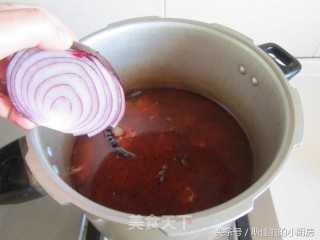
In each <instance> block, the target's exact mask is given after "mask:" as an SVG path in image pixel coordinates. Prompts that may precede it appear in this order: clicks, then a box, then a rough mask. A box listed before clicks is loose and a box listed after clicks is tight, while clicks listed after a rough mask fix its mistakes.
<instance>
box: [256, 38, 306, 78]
mask: <svg viewBox="0 0 320 240" xmlns="http://www.w3.org/2000/svg"><path fill="white" fill-rule="evenodd" d="M259 47H260V48H261V49H262V50H263V51H264V52H265V53H267V54H268V55H269V56H270V57H271V58H272V59H273V60H274V62H275V63H276V64H277V65H278V66H279V67H280V69H281V70H282V72H283V73H284V75H285V76H286V78H287V79H288V80H290V79H291V78H292V77H294V76H295V75H296V74H297V73H299V72H300V70H301V64H300V62H299V61H298V60H297V59H296V58H295V57H293V56H292V55H291V54H290V53H288V52H287V51H286V50H284V49H283V48H282V47H280V46H279V45H277V44H275V43H265V44H262V45H259Z"/></svg>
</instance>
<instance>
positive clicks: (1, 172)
mask: <svg viewBox="0 0 320 240" xmlns="http://www.w3.org/2000/svg"><path fill="white" fill-rule="evenodd" d="M24 143H25V146H26V141H25V138H21V139H18V140H16V141H14V142H12V143H10V144H8V145H6V146H5V147H3V148H1V149H0V204H13V203H21V202H26V201H29V200H33V199H36V198H38V197H41V196H43V194H42V193H41V192H39V189H38V187H37V186H34V185H33V184H32V183H33V182H34V181H33V179H32V175H30V171H29V169H28V167H27V165H26V164H25V161H24V154H23V146H22V145H23V144H24Z"/></svg>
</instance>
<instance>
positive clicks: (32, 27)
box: [0, 7, 74, 59]
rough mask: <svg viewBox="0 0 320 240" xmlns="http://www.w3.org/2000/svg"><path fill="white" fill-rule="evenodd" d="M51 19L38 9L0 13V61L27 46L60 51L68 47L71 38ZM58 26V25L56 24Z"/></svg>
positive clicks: (51, 17)
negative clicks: (0, 47)
mask: <svg viewBox="0 0 320 240" xmlns="http://www.w3.org/2000/svg"><path fill="white" fill-rule="evenodd" d="M53 18H54V16H53V15H51V14H49V13H47V12H46V11H45V10H43V9H40V8H36V7H35V8H21V9H9V10H5V11H1V12H0V29H1V31H0V46H5V48H2V49H1V53H0V59H2V58H4V57H6V56H8V55H10V54H12V53H14V52H17V51H19V50H22V49H25V48H31V47H36V46H38V47H40V48H43V49H50V50H63V49H66V48H69V47H70V46H71V45H72V42H73V39H74V35H73V34H72V33H71V31H70V30H69V29H68V28H67V27H66V26H65V25H64V24H62V23H61V22H58V21H54V20H53ZM57 23H58V24H57Z"/></svg>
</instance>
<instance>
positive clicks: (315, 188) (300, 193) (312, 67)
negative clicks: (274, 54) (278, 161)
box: [270, 58, 320, 240]
mask: <svg viewBox="0 0 320 240" xmlns="http://www.w3.org/2000/svg"><path fill="white" fill-rule="evenodd" d="M300 62H301V64H302V71H301V72H300V73H299V74H298V75H297V76H295V77H294V78H293V79H292V80H290V84H291V85H292V86H293V87H295V88H296V89H298V91H299V95H300V98H301V102H302V108H303V115H304V140H303V144H302V145H301V146H299V147H297V148H296V149H294V150H293V152H292V155H291V157H290V158H289V161H288V163H287V164H286V166H285V168H284V169H283V171H282V173H281V174H280V175H279V177H278V178H277V179H276V181H274V182H273V184H272V185H271V187H270V190H271V195H272V198H273V202H274V206H275V210H276V214H277V218H278V222H279V227H280V228H285V229H287V230H288V231H291V233H290V234H288V236H283V239H304V240H307V239H320V208H319V203H320V59H319V58H313V59H312V58H310V59H300ZM307 231H309V233H310V236H309V237H308V236H304V237H303V236H299V234H300V233H301V234H302V235H303V234H304V233H303V232H307ZM312 232H313V233H314V235H313V234H312ZM291 235H293V236H291ZM312 235H313V237H312Z"/></svg>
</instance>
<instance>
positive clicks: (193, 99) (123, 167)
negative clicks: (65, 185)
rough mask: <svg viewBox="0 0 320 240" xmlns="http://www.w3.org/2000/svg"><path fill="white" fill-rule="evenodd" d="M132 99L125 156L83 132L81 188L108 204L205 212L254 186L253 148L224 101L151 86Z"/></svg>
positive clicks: (75, 168)
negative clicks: (227, 109) (132, 154)
mask: <svg viewBox="0 0 320 240" xmlns="http://www.w3.org/2000/svg"><path fill="white" fill-rule="evenodd" d="M138 93H139V94H133V95H131V97H128V98H127V102H126V112H125V116H124V117H123V119H122V120H121V122H120V123H119V127H117V128H116V129H115V130H116V131H115V137H116V139H117V140H118V143H119V145H120V146H121V147H123V148H124V149H126V150H128V151H130V152H132V153H134V154H135V156H134V157H133V158H130V159H128V158H125V157H123V156H121V155H120V154H118V153H115V152H114V150H113V149H112V148H111V147H110V145H109V143H108V141H107V139H106V138H105V136H104V135H103V134H102V133H101V134H99V135H96V136H94V137H92V138H88V137H87V136H81V137H78V138H77V140H76V143H75V146H74V151H73V156H72V163H71V176H72V180H73V185H74V187H75V189H76V190H77V191H78V192H79V193H81V194H82V195H84V196H86V197H87V198H89V199H91V200H93V201H95V202H97V203H99V204H101V205H104V206H106V207H109V208H112V209H115V210H119V211H123V212H127V213H132V214H141V215H150V214H154V215H156V216H160V215H174V214H187V213H193V212H197V211H201V210H204V209H207V208H211V207H214V206H216V205H218V204H221V203H223V202H225V201H227V200H229V199H231V198H233V197H235V196H236V195H238V194H240V193H241V192H242V191H244V190H245V189H246V188H248V187H249V186H250V184H251V179H252V165H253V163H252V162H253V160H252V154H251V150H250V146H249V142H248V139H247V137H246V134H245V133H244V131H243V129H242V128H241V127H240V125H239V124H238V122H237V121H236V120H235V119H234V118H233V117H232V116H231V115H230V114H229V113H228V112H227V111H226V110H224V109H223V108H222V107H221V106H220V105H218V104H217V103H215V102H213V101H212V100H209V99H207V98H205V97H202V96H200V95H197V94H194V93H191V92H187V91H184V90H174V89H166V88H159V89H149V90H145V91H141V92H138Z"/></svg>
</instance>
